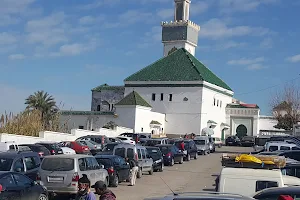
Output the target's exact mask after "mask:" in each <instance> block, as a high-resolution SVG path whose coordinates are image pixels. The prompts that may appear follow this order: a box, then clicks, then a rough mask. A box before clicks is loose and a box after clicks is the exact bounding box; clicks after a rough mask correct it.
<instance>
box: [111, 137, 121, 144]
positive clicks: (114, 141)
mask: <svg viewBox="0 0 300 200" xmlns="http://www.w3.org/2000/svg"><path fill="white" fill-rule="evenodd" d="M108 140H109V142H110V143H122V140H120V139H119V138H114V137H109V138H108ZM107 144H108V143H107Z"/></svg>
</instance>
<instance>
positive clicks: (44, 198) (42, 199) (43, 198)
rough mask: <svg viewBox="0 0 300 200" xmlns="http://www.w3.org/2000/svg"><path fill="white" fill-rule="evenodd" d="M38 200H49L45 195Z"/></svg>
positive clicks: (41, 195)
mask: <svg viewBox="0 0 300 200" xmlns="http://www.w3.org/2000/svg"><path fill="white" fill-rule="evenodd" d="M38 200H48V196H47V195H45V194H40V196H39V198H38Z"/></svg>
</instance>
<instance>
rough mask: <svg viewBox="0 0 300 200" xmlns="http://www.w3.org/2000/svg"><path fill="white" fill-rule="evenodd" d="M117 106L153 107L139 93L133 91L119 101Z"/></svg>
mask: <svg viewBox="0 0 300 200" xmlns="http://www.w3.org/2000/svg"><path fill="white" fill-rule="evenodd" d="M116 105H135V106H137V105H138V106H145V107H150V108H151V105H150V104H149V103H148V102H147V101H146V100H145V99H143V97H141V95H139V93H137V92H135V91H133V92H131V93H130V94H128V95H127V96H126V97H124V98H123V99H122V100H121V101H119V102H118V103H117V104H116Z"/></svg>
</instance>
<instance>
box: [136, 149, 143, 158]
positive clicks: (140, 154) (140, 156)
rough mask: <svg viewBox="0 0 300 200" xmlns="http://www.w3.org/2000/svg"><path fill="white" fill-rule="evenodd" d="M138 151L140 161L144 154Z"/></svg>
mask: <svg viewBox="0 0 300 200" xmlns="http://www.w3.org/2000/svg"><path fill="white" fill-rule="evenodd" d="M137 151H138V157H139V159H142V153H141V150H140V149H138V150H137Z"/></svg>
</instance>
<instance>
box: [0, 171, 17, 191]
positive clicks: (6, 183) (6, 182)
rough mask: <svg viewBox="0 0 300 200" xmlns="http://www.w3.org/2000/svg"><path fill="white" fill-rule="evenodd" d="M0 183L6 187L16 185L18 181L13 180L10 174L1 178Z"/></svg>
mask: <svg viewBox="0 0 300 200" xmlns="http://www.w3.org/2000/svg"><path fill="white" fill-rule="evenodd" d="M0 184H1V185H2V187H4V188H10V187H16V186H17V185H16V183H15V181H14V180H13V178H12V176H11V174H8V175H6V176H4V177H2V178H1V179H0Z"/></svg>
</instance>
